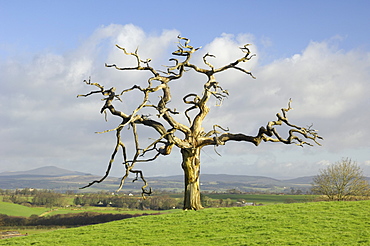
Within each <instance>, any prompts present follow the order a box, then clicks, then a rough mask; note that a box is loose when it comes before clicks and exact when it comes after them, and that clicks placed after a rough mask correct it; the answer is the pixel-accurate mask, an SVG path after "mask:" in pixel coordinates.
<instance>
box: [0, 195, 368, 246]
mask: <svg viewBox="0 0 370 246" xmlns="http://www.w3.org/2000/svg"><path fill="white" fill-rule="evenodd" d="M369 218H370V201H357V202H315V203H292V204H277V205H269V206H257V207H253V206H247V207H238V208H236V207H234V208H210V209H204V210H201V211H180V210H179V211H176V212H174V213H168V214H163V215H154V216H144V217H137V218H131V219H124V220H120V221H114V222H109V223H104V224H97V225H91V226H83V227H78V228H71V229H60V230H55V231H51V232H46V233H40V234H35V235H30V236H26V237H21V238H11V239H3V240H0V245H64V246H65V245H99V246H101V245H320V246H321V245H370V220H369Z"/></svg>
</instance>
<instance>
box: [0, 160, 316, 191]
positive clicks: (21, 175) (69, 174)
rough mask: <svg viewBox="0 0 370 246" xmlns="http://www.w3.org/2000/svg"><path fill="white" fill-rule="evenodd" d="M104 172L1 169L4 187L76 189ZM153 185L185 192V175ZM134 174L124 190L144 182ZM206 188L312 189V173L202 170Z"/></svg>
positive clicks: (153, 180) (113, 183)
mask: <svg viewBox="0 0 370 246" xmlns="http://www.w3.org/2000/svg"><path fill="white" fill-rule="evenodd" d="M100 178H101V176H95V175H91V174H87V173H82V172H76V171H70V170H66V169H62V168H58V167H55V166H46V167H41V168H37V169H33V170H28V171H20V172H3V173H0V189H23V188H36V189H52V190H56V191H66V190H74V191H79V188H80V187H82V186H85V185H86V184H88V183H90V182H92V181H93V180H99V179H100ZM146 179H147V181H148V183H149V186H150V187H152V188H153V190H154V191H155V190H167V191H174V192H182V191H183V188H184V187H183V186H184V178H183V176H182V175H176V176H167V177H147V178H146ZM132 180H133V179H132V178H131V179H129V180H127V181H126V182H125V185H124V187H123V191H124V192H140V188H141V185H142V182H140V181H136V182H134V183H133V182H132ZM200 182H201V189H202V191H208V192H214V191H215V192H224V191H227V190H240V191H243V192H255V191H260V192H279V193H280V192H289V191H290V190H291V189H292V188H294V189H296V190H297V189H300V190H308V189H309V188H310V186H311V182H312V177H301V178H296V179H290V180H278V179H273V178H269V177H263V176H246V175H226V174H202V175H201V177H200ZM119 183H120V178H117V177H108V178H107V179H106V180H105V181H104V182H102V183H100V184H96V185H94V186H92V187H91V188H88V189H85V190H82V192H94V191H101V190H109V191H115V190H116V189H117V188H118V186H119Z"/></svg>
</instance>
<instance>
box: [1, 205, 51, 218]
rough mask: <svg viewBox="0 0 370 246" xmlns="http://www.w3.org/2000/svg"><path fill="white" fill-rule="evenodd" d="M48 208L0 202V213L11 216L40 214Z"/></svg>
mask: <svg viewBox="0 0 370 246" xmlns="http://www.w3.org/2000/svg"><path fill="white" fill-rule="evenodd" d="M48 210H49V209H48V208H45V207H26V206H22V205H18V204H13V203H9V202H0V214H6V215H11V216H22V217H30V216H31V215H32V214H37V215H41V214H42V213H44V212H46V211H48Z"/></svg>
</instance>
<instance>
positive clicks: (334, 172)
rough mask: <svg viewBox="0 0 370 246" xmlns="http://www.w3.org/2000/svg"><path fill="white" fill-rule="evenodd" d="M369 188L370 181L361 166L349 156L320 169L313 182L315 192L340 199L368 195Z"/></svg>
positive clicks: (332, 198)
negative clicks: (369, 181) (365, 176)
mask: <svg viewBox="0 0 370 246" xmlns="http://www.w3.org/2000/svg"><path fill="white" fill-rule="evenodd" d="M369 190H370V187H369V183H368V182H367V180H366V179H365V178H364V176H363V174H362V170H361V168H360V167H359V166H358V165H357V163H356V162H354V161H352V160H351V159H349V158H343V159H342V160H341V161H339V162H336V163H334V164H332V165H330V166H328V167H327V168H325V169H322V170H320V173H319V174H318V175H317V176H316V177H315V178H314V179H313V184H312V191H313V192H314V193H316V194H322V195H325V196H326V197H327V198H328V199H329V200H338V201H343V200H349V199H350V198H352V197H355V196H364V195H368V194H369Z"/></svg>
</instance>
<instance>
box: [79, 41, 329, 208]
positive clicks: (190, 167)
mask: <svg viewBox="0 0 370 246" xmlns="http://www.w3.org/2000/svg"><path fill="white" fill-rule="evenodd" d="M178 39H179V44H178V46H177V50H176V51H174V52H173V53H172V55H174V56H175V57H176V58H171V59H170V60H169V61H171V62H173V65H170V66H166V67H167V70H166V71H160V70H156V69H155V68H153V67H152V66H151V65H150V61H151V59H146V60H142V59H141V58H140V57H139V54H138V49H136V50H135V52H132V53H131V52H128V51H127V50H126V49H125V48H123V47H120V46H118V45H116V46H117V48H119V49H120V50H122V51H123V53H124V54H125V55H128V56H132V57H133V58H134V60H135V61H136V65H135V66H132V67H118V66H117V65H116V64H110V65H107V64H106V65H105V66H106V67H112V68H115V69H117V70H121V71H126V70H137V71H149V72H150V73H151V74H152V76H151V77H150V78H149V79H148V81H147V83H148V84H147V86H146V87H141V86H139V85H133V86H132V87H130V88H128V89H125V90H123V91H121V92H119V93H117V92H116V88H114V87H112V88H110V89H105V88H104V86H103V85H100V84H99V83H92V82H91V81H90V80H89V81H86V80H85V81H84V82H85V83H86V84H87V85H92V86H95V87H97V88H98V90H95V91H91V92H90V93H87V94H85V95H78V96H84V97H87V96H90V95H93V94H102V95H103V96H104V99H102V100H103V101H104V105H103V107H102V108H101V110H100V112H101V113H103V112H104V113H105V114H106V113H107V111H108V112H110V113H111V114H112V115H114V116H116V117H118V118H120V119H121V123H120V124H119V125H118V126H117V127H116V128H114V129H111V130H108V131H105V132H109V131H115V132H116V145H115V147H114V150H113V153H112V156H111V159H110V161H109V164H108V167H107V171H106V173H105V175H104V176H103V177H102V178H101V179H100V180H95V181H93V182H91V183H90V184H88V185H86V186H85V187H89V186H91V185H93V184H94V183H100V182H102V181H103V180H104V179H105V178H106V177H107V176H108V175H109V172H110V170H111V167H112V164H113V162H114V159H115V157H116V154H117V153H118V151H119V150H121V151H122V156H123V165H124V166H125V167H126V172H125V174H124V175H123V177H122V179H121V184H120V186H119V189H121V187H122V185H123V184H124V181H125V180H126V178H127V177H128V175H129V173H134V174H136V178H135V179H134V180H138V179H141V180H142V181H143V182H144V185H143V186H142V194H143V196H145V195H146V194H150V193H151V189H150V188H149V189H148V188H147V187H148V184H147V181H146V179H145V178H144V175H143V172H142V171H141V170H136V169H134V167H135V164H137V163H139V162H149V161H153V160H155V159H157V158H158V157H159V156H161V155H169V154H170V153H171V150H172V148H173V147H177V148H179V149H180V150H181V155H182V163H181V167H182V169H183V171H184V176H185V177H184V178H185V194H184V209H192V210H198V209H201V208H202V205H201V202H200V185H199V175H200V153H201V149H202V148H203V147H205V146H210V145H211V146H220V145H224V144H225V143H226V142H228V141H245V142H250V143H252V144H254V145H255V146H258V145H259V144H260V143H261V142H262V141H264V142H281V143H284V144H293V143H294V144H297V145H299V146H303V145H312V143H316V144H318V145H320V144H319V143H318V141H317V140H318V139H322V138H321V137H320V136H319V135H318V134H317V131H316V130H314V129H312V128H311V126H309V127H307V128H305V127H300V126H297V125H293V124H291V123H290V122H289V121H288V118H287V116H286V113H287V112H288V111H289V110H291V109H292V108H291V102H290V101H289V103H288V107H287V108H283V109H281V113H277V114H276V117H277V119H276V120H273V121H270V122H268V123H267V125H266V127H263V126H261V127H260V128H259V130H258V133H257V135H255V136H253V135H245V134H242V133H237V134H235V133H230V132H229V129H226V128H223V127H221V126H219V125H214V126H213V128H212V129H210V130H209V131H207V132H206V131H204V129H203V127H202V124H203V121H204V119H205V117H206V116H207V114H208V113H209V110H210V109H209V108H208V106H207V103H208V102H209V100H210V98H212V97H214V98H215V99H216V101H217V103H221V102H222V100H223V99H224V98H226V97H227V96H228V95H229V94H228V91H227V90H225V89H223V88H222V87H221V85H220V83H219V82H218V81H217V80H216V78H215V76H216V74H217V73H220V72H223V71H226V70H229V69H234V70H237V71H239V72H242V73H244V74H246V75H249V76H250V77H252V78H255V77H254V76H253V75H252V73H251V72H250V71H247V70H246V69H244V68H242V67H239V66H238V65H239V64H240V63H243V62H247V61H249V60H250V59H251V58H252V57H253V56H254V55H252V54H251V52H250V49H249V47H248V46H249V44H247V45H244V47H242V48H240V49H241V51H242V52H243V53H244V55H243V56H242V57H241V58H240V59H237V60H236V61H233V62H231V63H229V64H226V65H224V66H222V67H219V68H216V67H214V66H213V65H212V64H211V63H210V62H209V61H208V58H211V57H214V56H213V55H211V54H208V53H207V54H205V55H204V56H203V62H204V64H205V65H206V67H208V68H207V69H204V68H200V67H198V66H196V65H194V64H193V63H191V58H192V55H193V53H194V52H196V51H197V50H199V48H194V47H193V46H191V45H190V44H189V42H190V40H189V39H187V38H184V37H180V36H179V37H178ZM189 70H193V71H195V72H196V73H199V74H204V75H205V76H206V77H207V80H206V81H205V83H204V84H203V90H202V93H201V94H196V93H189V94H185V95H184V97H183V103H185V104H186V105H189V106H188V108H187V109H186V110H185V111H184V112H183V113H184V115H185V116H186V119H187V123H181V122H180V121H179V120H178V118H177V117H178V116H177V115H178V114H179V112H177V111H176V109H173V108H170V107H169V105H168V104H169V102H170V100H171V92H170V85H171V86H172V85H173V82H174V81H175V80H178V79H180V78H182V77H183V76H184V74H185V73H186V72H187V71H189ZM134 90H136V91H139V92H141V93H142V100H141V103H140V104H139V105H138V106H137V108H136V109H134V110H133V111H132V112H122V111H120V110H119V109H117V108H116V106H115V105H113V103H116V101H117V100H118V101H121V102H122V100H121V98H122V97H124V96H125V95H126V93H129V92H132V91H134ZM158 92H159V93H160V97H159V99H158V102H157V103H156V104H152V103H151V101H150V100H149V96H150V95H151V94H152V93H158ZM144 108H145V109H151V110H154V111H155V114H156V116H157V117H156V118H155V117H151V116H150V115H144V114H142V111H143V109H144ZM190 111H192V112H191V113H190ZM189 113H190V114H189ZM175 117H176V119H175ZM283 124H285V125H286V126H287V127H288V128H289V131H288V134H287V135H288V136H287V138H283V137H282V136H281V135H280V134H279V133H278V131H277V130H276V128H275V127H276V126H280V125H283ZM138 126H144V127H149V128H152V129H153V130H155V131H156V132H157V133H158V138H157V139H155V140H153V141H152V142H151V143H150V144H149V145H148V146H145V148H142V147H141V146H140V145H139V134H138V131H137V128H138ZM125 127H128V128H130V129H131V130H132V134H133V139H134V142H135V149H136V151H135V154H134V156H133V157H132V158H128V156H127V152H126V146H125V144H124V142H123V139H122V136H121V132H122V129H123V128H125ZM179 135H181V137H179ZM150 153H151V154H150ZM148 155H150V157H148ZM83 188H84V187H83Z"/></svg>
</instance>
